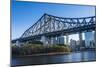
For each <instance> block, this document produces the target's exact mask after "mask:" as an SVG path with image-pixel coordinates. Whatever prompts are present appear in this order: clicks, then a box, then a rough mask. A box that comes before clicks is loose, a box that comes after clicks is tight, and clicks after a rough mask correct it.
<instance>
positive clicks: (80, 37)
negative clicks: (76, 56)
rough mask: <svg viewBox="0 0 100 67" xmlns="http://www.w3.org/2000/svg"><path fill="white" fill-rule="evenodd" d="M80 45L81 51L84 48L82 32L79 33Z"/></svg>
mask: <svg viewBox="0 0 100 67" xmlns="http://www.w3.org/2000/svg"><path fill="white" fill-rule="evenodd" d="M79 45H80V49H81V47H82V46H83V44H82V32H79Z"/></svg>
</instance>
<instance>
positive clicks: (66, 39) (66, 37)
mask: <svg viewBox="0 0 100 67" xmlns="http://www.w3.org/2000/svg"><path fill="white" fill-rule="evenodd" d="M68 40H69V37H68V34H66V35H65V44H66V45H68Z"/></svg>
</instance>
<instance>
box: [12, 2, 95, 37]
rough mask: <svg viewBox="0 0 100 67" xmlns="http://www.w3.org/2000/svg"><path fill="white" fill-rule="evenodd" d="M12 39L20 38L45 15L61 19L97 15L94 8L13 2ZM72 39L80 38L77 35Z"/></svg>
mask: <svg viewBox="0 0 100 67" xmlns="http://www.w3.org/2000/svg"><path fill="white" fill-rule="evenodd" d="M11 8H12V39H16V38H19V37H20V36H21V35H22V34H23V32H24V31H25V30H26V29H28V28H29V27H30V26H31V25H33V24H34V23H35V22H36V21H37V20H38V19H39V18H40V17H41V16H42V15H43V14H44V13H48V14H51V15H55V16H59V17H87V16H94V15H95V7H94V6H81V5H68V4H67V5H64V4H48V3H37V2H16V1H13V2H12V7H11ZM72 38H76V39H77V38H78V36H77V35H75V36H74V37H72Z"/></svg>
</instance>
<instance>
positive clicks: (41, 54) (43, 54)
mask: <svg viewBox="0 0 100 67" xmlns="http://www.w3.org/2000/svg"><path fill="white" fill-rule="evenodd" d="M63 54H70V52H55V53H40V54H32V55H18V56H12V57H14V58H15V57H16V58H17V57H32V56H47V55H63Z"/></svg>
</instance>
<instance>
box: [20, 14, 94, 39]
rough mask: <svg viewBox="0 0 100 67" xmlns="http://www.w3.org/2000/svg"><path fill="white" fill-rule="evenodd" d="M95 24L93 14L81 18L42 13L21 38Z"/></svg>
mask: <svg viewBox="0 0 100 67" xmlns="http://www.w3.org/2000/svg"><path fill="white" fill-rule="evenodd" d="M95 24H96V17H95V16H91V17H82V18H63V17H57V16H53V15H49V14H44V15H43V16H42V17H41V18H40V19H39V20H38V21H37V22H36V23H35V24H34V25H32V26H31V27H30V28H29V29H27V30H26V31H25V32H24V33H23V35H22V36H21V38H25V37H30V36H36V35H40V34H44V33H49V32H56V31H62V30H67V29H72V28H73V29H75V28H78V27H84V26H90V25H95Z"/></svg>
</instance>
